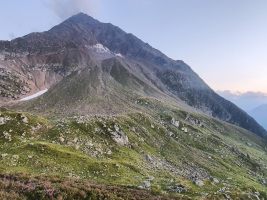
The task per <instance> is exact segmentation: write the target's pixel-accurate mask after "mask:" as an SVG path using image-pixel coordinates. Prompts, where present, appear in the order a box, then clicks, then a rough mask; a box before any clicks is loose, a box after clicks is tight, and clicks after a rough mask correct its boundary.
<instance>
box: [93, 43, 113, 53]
mask: <svg viewBox="0 0 267 200" xmlns="http://www.w3.org/2000/svg"><path fill="white" fill-rule="evenodd" d="M93 48H94V49H95V50H96V52H97V53H111V51H110V50H109V49H108V48H107V47H105V46H103V45H102V44H100V43H97V44H95V45H94V46H93Z"/></svg>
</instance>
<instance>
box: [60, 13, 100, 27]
mask: <svg viewBox="0 0 267 200" xmlns="http://www.w3.org/2000/svg"><path fill="white" fill-rule="evenodd" d="M68 21H70V22H74V23H90V24H92V23H94V24H96V23H100V22H99V21H98V20H96V19H95V18H93V17H91V16H89V15H87V14H85V13H83V12H80V13H77V14H75V15H73V16H71V17H69V18H68V19H66V20H65V22H68ZM63 23H64V22H63Z"/></svg>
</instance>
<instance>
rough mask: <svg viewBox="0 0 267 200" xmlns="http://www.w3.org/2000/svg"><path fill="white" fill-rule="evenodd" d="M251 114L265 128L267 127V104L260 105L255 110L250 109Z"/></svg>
mask: <svg viewBox="0 0 267 200" xmlns="http://www.w3.org/2000/svg"><path fill="white" fill-rule="evenodd" d="M249 114H250V115H251V116H252V117H254V118H255V119H256V120H257V121H258V122H259V123H260V124H261V125H262V126H263V127H265V129H266V128H267V104H263V105H260V106H258V107H256V108H254V109H253V110H251V111H249Z"/></svg>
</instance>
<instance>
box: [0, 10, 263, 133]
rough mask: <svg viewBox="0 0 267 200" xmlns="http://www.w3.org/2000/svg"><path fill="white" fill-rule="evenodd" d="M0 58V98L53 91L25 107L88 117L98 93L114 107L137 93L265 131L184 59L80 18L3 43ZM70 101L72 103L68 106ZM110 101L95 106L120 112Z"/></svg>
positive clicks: (125, 34) (251, 128)
mask: <svg viewBox="0 0 267 200" xmlns="http://www.w3.org/2000/svg"><path fill="white" fill-rule="evenodd" d="M0 55H1V56H0V70H1V74H0V76H1V77H3V78H2V79H1V82H0V89H1V93H0V94H1V99H0V100H2V101H7V100H9V99H19V98H21V97H23V96H25V95H29V94H31V93H34V92H35V91H39V90H41V89H44V88H51V89H50V90H49V91H48V93H47V94H46V95H45V96H44V98H40V99H41V100H36V101H34V103H31V102H30V103H28V104H27V105H26V107H27V108H30V107H32V105H33V104H34V106H35V108H37V109H38V107H39V108H40V106H43V105H46V106H48V107H46V109H49V105H51V102H50V101H51V99H53V100H54V102H55V104H53V105H51V106H52V107H53V108H54V107H55V106H56V105H57V103H58V104H60V105H61V107H62V105H63V107H64V106H66V107H67V108H68V109H69V110H73V111H74V112H81V111H82V112H88V113H90V112H91V109H89V108H90V106H89V105H90V103H92V102H91V101H88V99H90V98H92V97H94V99H103V98H102V96H101V95H103V93H105V95H106V97H110V99H112V101H114V102H116V101H117V100H118V99H119V101H118V102H124V105H125V107H127V102H134V101H135V100H136V99H135V97H136V98H139V97H140V96H150V97H151V96H152V97H156V98H159V99H161V100H169V101H172V102H173V101H175V102H176V103H177V104H178V103H180V100H179V99H181V100H182V101H184V102H185V103H187V104H188V105H190V106H192V107H194V108H197V109H199V110H201V111H203V112H205V113H207V114H209V115H211V116H214V117H217V118H219V119H221V120H224V121H227V122H231V123H233V124H236V125H239V126H241V127H243V128H246V129H248V130H250V131H253V132H255V133H257V134H259V135H261V136H262V135H264V134H266V131H265V130H264V129H263V128H262V127H261V126H260V125H258V124H257V123H256V122H255V120H254V119H252V118H251V117H250V116H249V115H247V114H246V113H245V112H243V111H242V110H240V109H239V108H237V107H236V106H235V105H234V104H232V103H230V102H229V101H226V100H225V99H223V98H222V97H220V96H218V95H217V94H216V93H215V92H214V91H213V90H212V89H210V88H209V87H208V86H207V85H206V84H205V83H204V81H203V80H201V78H200V77H198V75H197V74H196V73H194V72H193V71H192V69H191V68H190V67H189V66H188V65H186V64H185V63H184V62H183V61H175V60H172V59H170V58H168V57H167V56H166V55H164V54H163V53H161V52H160V51H158V50H156V49H154V48H153V47H151V46H150V45H148V44H146V43H144V42H143V41H141V40H140V39H138V38H136V37H135V36H134V35H132V34H127V33H125V32H124V31H122V30H121V29H120V28H118V27H116V26H113V25H112V24H109V23H101V22H99V21H97V20H95V19H93V18H91V17H89V16H87V15H85V14H82V13H81V14H78V15H75V16H73V17H71V18H69V19H67V20H66V21H64V22H63V23H61V24H59V25H57V26H55V27H54V28H52V29H51V30H49V31H46V32H43V33H31V34H29V35H26V36H24V37H22V38H17V39H15V40H12V41H10V42H9V41H2V42H0ZM113 58H115V60H114V59H113ZM118 60H119V61H118ZM92 69H94V70H92ZM92 72H95V76H94V75H92ZM79 73H80V74H79ZM84 74H87V76H86V75H84ZM90 77H91V78H90ZM96 78H97V80H96V81H95V82H94V81H93V80H95V79H96ZM80 80H84V81H82V82H81V83H79V81H80ZM10 88H11V89H10ZM86 88H87V89H86ZM111 88H112V89H111ZM71 91H75V92H71ZM76 91H77V92H78V93H77V94H76ZM79 91H80V92H79ZM125 93H127V95H125ZM114 94H115V95H114ZM67 96H68V97H69V99H72V100H73V101H70V102H66V101H68V100H66V99H64V98H66V97H67ZM129 96H130V98H129ZM49 97H53V98H49ZM62 99H63V100H62ZM85 99H87V100H85ZM107 99H108V98H104V99H103V101H95V104H96V105H97V104H98V106H97V107H99V108H101V107H103V106H102V105H101V102H105V103H104V104H103V105H113V106H114V107H112V106H111V107H112V108H110V109H106V110H112V111H114V110H115V111H116V109H118V108H117V107H116V106H115V104H109V102H110V101H108V100H107ZM129 99H131V100H130V101H129ZM56 102H57V103H56ZM30 104H31V105H30ZM77 104H78V105H79V106H78V107H79V108H81V109H77ZM75 106H76V107H75ZM130 107H132V106H130ZM74 108H75V109H74ZM55 109H56V110H58V107H57V106H56V107H55Z"/></svg>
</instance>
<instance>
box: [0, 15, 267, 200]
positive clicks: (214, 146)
mask: <svg viewBox="0 0 267 200" xmlns="http://www.w3.org/2000/svg"><path fill="white" fill-rule="evenodd" d="M0 76H1V79H0V102H1V105H2V108H1V110H0V152H1V157H0V170H1V171H0V173H1V174H0V197H3V198H4V199H5V198H6V199H11V198H14V199H16V198H17V199H64V198H66V199H67V197H68V198H69V199H125V198H126V199H264V198H265V199H266V198H267V193H266V180H267V141H266V131H265V130H264V129H263V128H262V127H261V126H260V125H258V124H257V122H256V121H255V120H254V119H253V118H251V117H250V116H249V115H248V114H246V113H245V112H244V111H242V110H241V109H239V108H238V107H237V106H235V105H234V104H232V103H231V102H229V101H227V100H225V99H224V98H222V97H220V96H219V95H217V94H216V93H215V92H214V91H213V90H212V89H211V88H210V87H209V86H208V85H207V84H206V83H205V82H204V81H203V80H202V79H201V78H200V77H199V76H198V75H197V74H196V73H195V72H194V71H193V70H192V69H191V68H190V67H189V66H188V65H187V64H186V63H184V62H183V61H179V60H172V59H170V58H168V57H167V56H166V55H164V54H163V53H161V52H160V51H158V50H156V49H154V48H153V47H151V46H150V45H149V44H147V43H144V42H143V41H141V40H140V39H138V38H137V37H135V36H134V35H132V34H128V33H125V32H124V31H123V30H121V29H120V28H118V27H116V26H114V25H112V24H109V23H101V22H99V21H97V20H95V19H93V18H92V17H90V16H88V15H85V14H83V13H80V14H77V15H75V16H73V17H70V18H69V19H67V20H66V21H64V22H62V23H61V24H59V25H57V26H55V27H53V28H52V29H50V30H49V31H46V32H42V33H31V34H29V35H26V36H24V37H21V38H17V39H14V40H12V41H1V42H0ZM14 174H16V175H14ZM112 185H113V186H112ZM10 190H12V191H13V193H11V192H10ZM123 191H125V192H123Z"/></svg>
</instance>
